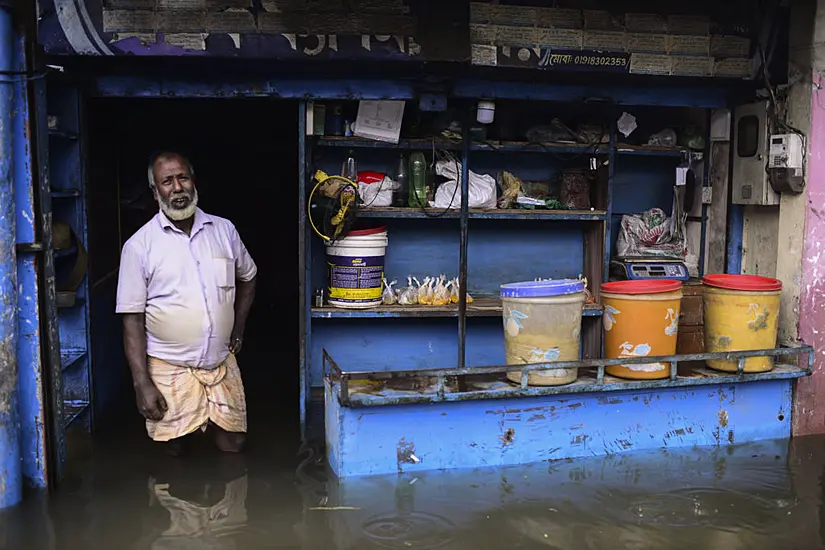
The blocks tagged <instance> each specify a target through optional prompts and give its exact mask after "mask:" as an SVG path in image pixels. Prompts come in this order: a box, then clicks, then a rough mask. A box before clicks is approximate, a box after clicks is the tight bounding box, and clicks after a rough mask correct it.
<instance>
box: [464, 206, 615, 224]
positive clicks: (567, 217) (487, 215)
mask: <svg viewBox="0 0 825 550" xmlns="http://www.w3.org/2000/svg"><path fill="white" fill-rule="evenodd" d="M469 217H470V219H471V220H549V221H604V220H606V219H607V213H606V212H605V211H604V210H590V211H585V210H528V209H526V208H512V209H506V210H470V212H469Z"/></svg>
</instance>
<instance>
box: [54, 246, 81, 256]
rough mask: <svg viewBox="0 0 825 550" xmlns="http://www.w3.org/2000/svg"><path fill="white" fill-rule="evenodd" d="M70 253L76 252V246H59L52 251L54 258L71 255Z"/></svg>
mask: <svg viewBox="0 0 825 550" xmlns="http://www.w3.org/2000/svg"><path fill="white" fill-rule="evenodd" d="M72 254H77V247H76V246H70V247H69V248H61V249H60V250H55V251H54V257H55V258H63V257H65V256H71V255H72Z"/></svg>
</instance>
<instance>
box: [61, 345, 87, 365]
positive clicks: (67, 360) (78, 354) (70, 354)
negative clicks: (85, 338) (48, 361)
mask: <svg viewBox="0 0 825 550" xmlns="http://www.w3.org/2000/svg"><path fill="white" fill-rule="evenodd" d="M85 355H86V350H84V349H80V348H68V349H62V350H60V367H61V369H62V370H66V369H68V368H69V367H71V366H72V365H74V364H75V363H77V362H78V361H80V360H81V359H82V358H83V357H84V356H85Z"/></svg>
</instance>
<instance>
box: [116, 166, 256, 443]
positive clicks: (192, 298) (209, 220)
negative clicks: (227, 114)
mask: <svg viewBox="0 0 825 550" xmlns="http://www.w3.org/2000/svg"><path fill="white" fill-rule="evenodd" d="M148 175H149V187H150V188H151V189H152V193H153V194H154V197H155V199H156V200H157V201H158V205H159V206H160V212H158V213H157V214H156V215H155V216H154V217H153V218H152V219H151V220H150V221H149V222H148V223H147V224H146V225H144V226H143V227H141V228H140V229H139V230H138V231H137V232H136V233H135V234H134V235H133V236H132V237H131V238H130V239H129V240H128V241H126V244H125V245H124V246H123V251H122V253H121V260H120V275H119V280H118V288H117V313H120V314H123V342H124V348H125V351H126V360H127V361H128V363H129V368H130V369H131V371H132V381H133V383H134V388H135V394H136V397H137V406H138V410H139V411H140V413H141V414H142V415H143V416H144V417H145V418H146V430H147V432H148V433H149V437H151V438H152V439H153V440H155V441H162V442H167V445H168V446H169V449H168V450H169V452H170V453H171V454H173V455H179V454H181V453H182V451H183V446H182V441H181V438H182V437H184V436H186V435H188V434H190V433H193V432H195V431H197V430H198V429H200V430H203V431H205V430H206V429H207V427H208V428H209V429H210V430H211V431H212V432H213V435H214V440H215V444H216V445H217V447H218V448H219V449H220V450H222V451H227V452H240V451H241V450H242V447H243V443H244V440H245V434H246V398H245V396H244V388H243V383H242V382H241V372H240V370H239V369H238V363H237V362H236V361H235V355H236V354H237V353H238V352H239V351H240V350H241V345H242V343H243V334H244V327H245V325H246V319H247V317H248V315H249V309H250V306H251V305H252V300H253V298H254V297H255V275H256V273H257V267H256V266H255V262H254V261H253V260H252V258H251V257H250V255H249V252H247V250H246V247H245V246H244V244H243V242H242V241H241V238H240V236H239V235H238V232H237V230H236V229H235V226H234V225H232V223H231V222H230V221H229V220H226V219H223V218H219V217H217V216H212V215H209V214H206V213H205V212H204V211H203V210H201V209H200V208H198V191H197V188H196V186H195V178H194V176H195V171H194V169H193V168H192V165H191V164H190V163H189V160H188V159H186V158H185V157H183V156H182V155H180V154H178V153H173V152H161V153H158V154H156V155H153V156H152V158H151V159H150V161H149V171H148Z"/></svg>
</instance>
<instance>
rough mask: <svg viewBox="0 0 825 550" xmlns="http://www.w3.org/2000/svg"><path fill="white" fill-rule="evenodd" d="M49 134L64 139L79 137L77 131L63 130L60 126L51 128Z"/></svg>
mask: <svg viewBox="0 0 825 550" xmlns="http://www.w3.org/2000/svg"><path fill="white" fill-rule="evenodd" d="M49 135H50V136H54V137H59V138H64V139H72V140H76V139H78V135H77V134H76V133H75V132H69V131H67V130H61V129H60V128H49Z"/></svg>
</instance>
